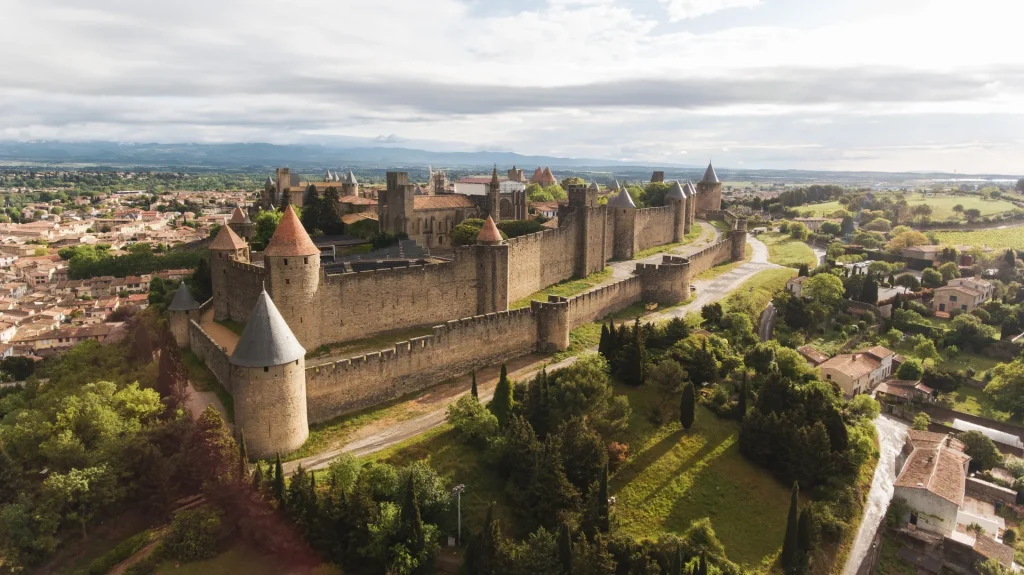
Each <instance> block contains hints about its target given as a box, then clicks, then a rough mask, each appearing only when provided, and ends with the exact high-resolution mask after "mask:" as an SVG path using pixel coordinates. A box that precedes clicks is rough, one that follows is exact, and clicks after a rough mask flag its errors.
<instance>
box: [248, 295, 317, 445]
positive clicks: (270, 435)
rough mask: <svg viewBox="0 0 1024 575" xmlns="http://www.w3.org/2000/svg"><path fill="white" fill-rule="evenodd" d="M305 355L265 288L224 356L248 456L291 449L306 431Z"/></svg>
mask: <svg viewBox="0 0 1024 575" xmlns="http://www.w3.org/2000/svg"><path fill="white" fill-rule="evenodd" d="M305 356H306V350H305V349H304V348H303V347H302V346H301V345H300V344H299V342H298V340H296V339H295V336H294V335H293V334H292V332H291V330H290V329H289V328H288V323H287V322H285V320H284V318H283V317H281V314H280V312H278V310H277V307H276V306H275V305H274V302H273V301H272V300H271V299H270V296H269V295H267V292H266V290H264V291H263V292H262V293H260V296H259V298H258V299H257V300H256V306H255V307H254V308H253V310H252V312H251V313H250V314H249V321H248V322H247V323H246V324H245V329H244V330H243V331H242V336H241V337H240V338H239V339H238V345H236V346H235V351H234V353H232V354H231V357H230V358H229V359H228V361H229V362H230V363H231V385H232V394H233V395H234V403H235V426H236V427H237V429H238V431H239V433H245V441H246V444H247V447H248V449H249V456H250V457H253V458H266V457H271V456H273V455H274V454H276V453H288V452H290V451H294V450H296V449H298V448H299V447H300V446H302V444H303V442H305V441H306V438H307V437H308V436H309V423H308V421H307V419H306V362H305Z"/></svg>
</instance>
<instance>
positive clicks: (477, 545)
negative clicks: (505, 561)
mask: <svg viewBox="0 0 1024 575" xmlns="http://www.w3.org/2000/svg"><path fill="white" fill-rule="evenodd" d="M500 543H501V530H500V527H499V525H498V520H497V519H495V518H494V503H493V502H492V503H491V505H490V506H489V507H488V508H487V518H486V519H484V526H483V529H481V530H480V533H478V534H477V535H475V536H474V537H472V538H471V539H470V542H469V547H468V548H467V549H466V556H465V558H464V559H463V562H462V568H461V569H460V574H461V575H499V565H498V545H499V544H500Z"/></svg>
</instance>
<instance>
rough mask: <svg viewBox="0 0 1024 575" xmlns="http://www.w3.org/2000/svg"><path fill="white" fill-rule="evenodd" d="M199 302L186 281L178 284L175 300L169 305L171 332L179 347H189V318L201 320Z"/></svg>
mask: <svg viewBox="0 0 1024 575" xmlns="http://www.w3.org/2000/svg"><path fill="white" fill-rule="evenodd" d="M199 307H200V306H199V302H197V301H196V300H195V298H193V297H192V293H191V292H190V291H189V290H188V286H186V285H185V282H181V283H180V284H178V291H177V292H175V293H174V300H173V301H171V305H169V306H167V311H168V312H170V316H171V319H170V323H171V334H172V335H173V336H174V343H176V344H178V347H181V348H185V347H188V346H189V344H188V322H189V320H196V321H199Z"/></svg>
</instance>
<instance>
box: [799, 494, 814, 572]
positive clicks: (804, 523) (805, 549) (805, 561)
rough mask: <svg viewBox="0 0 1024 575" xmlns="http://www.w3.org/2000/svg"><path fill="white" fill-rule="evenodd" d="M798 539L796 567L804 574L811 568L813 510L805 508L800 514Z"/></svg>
mask: <svg viewBox="0 0 1024 575" xmlns="http://www.w3.org/2000/svg"><path fill="white" fill-rule="evenodd" d="M796 539H797V559H796V561H797V563H796V566H797V568H798V569H799V572H804V571H805V568H806V567H807V566H809V563H810V558H811V551H812V549H811V510H810V509H808V508H806V507H805V508H804V510H803V511H802V512H800V522H799V524H798V525H797V529H796Z"/></svg>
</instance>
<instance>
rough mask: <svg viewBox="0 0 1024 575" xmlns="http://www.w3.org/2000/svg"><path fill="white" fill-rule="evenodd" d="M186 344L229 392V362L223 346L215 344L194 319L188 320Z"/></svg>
mask: <svg viewBox="0 0 1024 575" xmlns="http://www.w3.org/2000/svg"><path fill="white" fill-rule="evenodd" d="M188 345H189V349H191V350H192V353H194V354H196V356H198V357H199V359H201V360H203V363H205V364H206V367H208V368H209V369H210V371H211V372H213V376H214V377H216V378H217V381H219V382H220V384H221V385H223V386H224V389H226V390H228V393H231V364H230V363H228V354H227V352H226V351H225V350H224V348H223V347H221V346H219V345H217V342H215V341H213V339H212V338H210V336H209V335H208V334H207V333H206V332H205V331H203V328H202V327H200V326H199V324H198V323H196V322H195V321H189V322H188Z"/></svg>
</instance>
